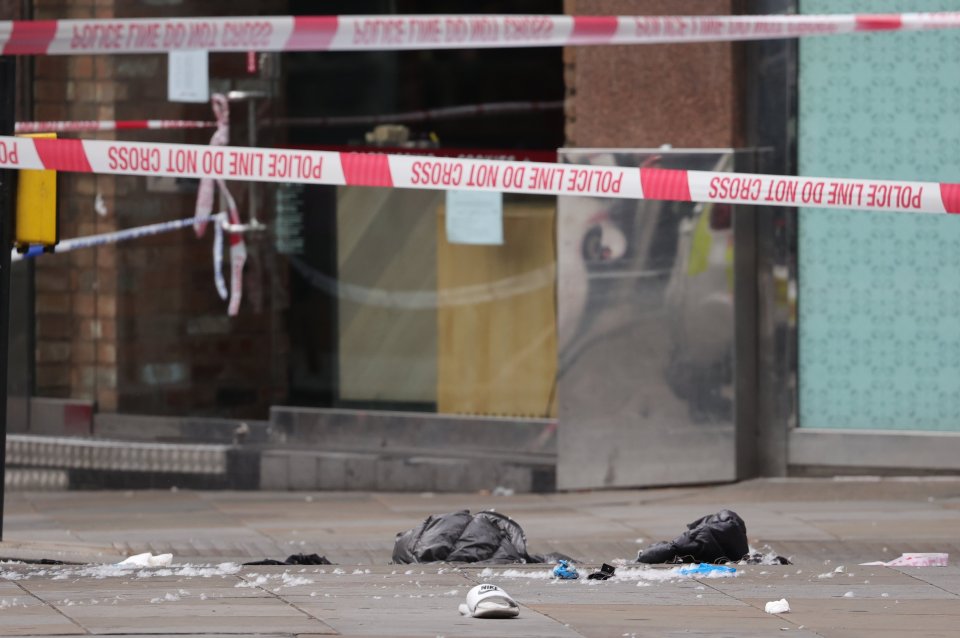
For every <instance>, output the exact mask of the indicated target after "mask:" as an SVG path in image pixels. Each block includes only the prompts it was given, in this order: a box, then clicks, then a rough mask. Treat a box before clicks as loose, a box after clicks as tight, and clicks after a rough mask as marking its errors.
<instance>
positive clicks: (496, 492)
mask: <svg viewBox="0 0 960 638" xmlns="http://www.w3.org/2000/svg"><path fill="white" fill-rule="evenodd" d="M491 494H493V496H513V495H514V489H513V488H512V487H504V486H502V485H498V486H496V487H495V488H493V492H491Z"/></svg>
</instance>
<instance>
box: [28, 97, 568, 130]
mask: <svg viewBox="0 0 960 638" xmlns="http://www.w3.org/2000/svg"><path fill="white" fill-rule="evenodd" d="M562 108H563V100H551V101H548V102H530V101H526V102H487V103H484V104H465V105H463V106H446V107H443V108H438V109H423V110H420V111H403V112H401V113H381V114H379V115H328V116H317V117H281V118H276V119H272V120H268V121H267V122H265V124H266V125H267V126H269V125H271V124H276V125H281V126H362V125H369V124H396V123H403V122H432V121H436V120H452V119H458V118H465V117H479V116H484V115H508V114H511V113H535V112H541V111H557V110H560V109H562ZM216 127H217V123H216V122H205V121H203V120H103V121H97V120H71V121H57V120H49V121H40V122H17V123H16V126H15V127H14V132H15V133H84V132H98V131H124V130H126V131H132V130H162V129H197V128H216Z"/></svg>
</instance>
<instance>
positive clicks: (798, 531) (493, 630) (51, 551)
mask: <svg viewBox="0 0 960 638" xmlns="http://www.w3.org/2000/svg"><path fill="white" fill-rule="evenodd" d="M6 505H7V508H6V529H5V530H4V541H3V542H2V543H0V558H20V559H38V558H54V559H60V560H64V559H66V558H67V557H69V559H73V560H78V561H79V562H83V563H88V564H85V565H36V564H24V563H0V635H2V636H44V637H47V636H50V637H52V636H67V635H111V636H131V637H133V636H144V635H146V634H149V635H151V638H152V637H153V636H177V637H178V638H184V637H186V636H203V637H205V638H211V637H212V638H220V637H223V638H226V636H231V637H232V638H237V637H239V636H245V635H251V636H252V635H257V636H260V637H261V638H264V637H267V638H273V637H274V636H275V637H277V638H279V637H280V636H283V637H285V638H290V637H292V636H298V637H300V638H308V637H309V636H323V635H331V634H339V635H343V636H351V635H353V636H405V635H406V636H429V637H435V636H438V635H443V636H499V637H503V638H510V637H512V636H618V637H624V636H672V635H685V636H690V635H694V636H697V635H700V636H724V635H736V636H771V635H787V636H814V635H816V636H824V637H827V636H837V637H848V636H849V637H853V636H874V637H876V636H880V637H881V638H882V637H884V636H900V635H906V634H909V635H911V636H946V635H956V633H957V632H956V630H955V629H954V628H955V627H956V626H957V625H958V624H960V611H958V610H960V605H958V604H957V603H958V599H960V565H958V558H960V539H958V538H957V536H956V529H957V527H958V526H957V523H958V522H960V481H955V480H954V481H949V480H934V479H929V480H910V481H908V480H894V479H873V478H865V479H862V480H849V479H847V480H843V481H840V480H831V479H816V480H813V479H803V480H785V481H781V480H766V481H748V482H745V483H738V484H732V485H724V486H716V487H702V488H670V489H656V490H613V491H601V492H577V493H567V494H524V495H517V496H493V495H491V494H487V493H472V494H422V493H420V494H404V493H390V494H386V493H365V492H311V493H293V492H190V491H144V492H129V491H120V492H70V493H50V492H44V493H36V494H33V493H23V492H16V493H13V494H11V495H9V496H8V498H7V504H6ZM723 507H727V508H730V509H733V510H735V511H737V512H738V513H740V514H741V516H743V517H744V519H745V520H746V522H747V527H748V531H749V539H750V542H751V545H753V546H754V547H755V548H757V549H761V548H763V549H764V551H772V552H775V553H778V554H782V555H788V556H790V557H791V558H792V559H793V560H794V562H795V564H794V565H751V566H743V567H740V568H738V575H737V576H736V577H733V578H678V577H676V576H670V574H671V573H672V572H670V568H667V567H653V568H643V567H641V566H638V565H637V564H635V563H633V562H632V561H633V560H634V558H635V556H636V553H637V550H638V549H641V548H643V547H645V546H646V545H647V544H649V543H652V542H654V541H657V540H668V539H671V538H673V537H675V536H677V535H678V534H680V533H681V532H682V531H683V530H684V529H685V526H686V524H687V523H689V522H690V521H691V520H694V519H695V518H699V517H700V516H703V515H705V514H710V513H713V512H715V511H717V510H718V509H720V508H723ZM486 508H494V509H496V510H497V511H500V512H502V513H505V514H508V515H509V516H511V517H513V518H514V519H515V520H517V521H518V522H519V523H520V524H521V525H522V526H523V528H524V530H525V531H526V534H527V539H528V547H529V549H530V551H531V552H532V553H542V552H548V551H561V552H563V553H566V554H569V555H571V556H574V557H576V558H578V559H580V561H581V562H580V565H579V567H580V570H581V573H584V574H586V573H589V572H590V571H592V570H594V569H596V568H597V567H598V566H599V564H600V563H601V562H608V563H614V564H616V567H617V576H616V577H615V578H614V579H613V580H610V581H587V580H578V581H569V582H568V581H557V580H554V579H552V578H551V577H550V569H549V567H547V566H544V565H490V566H479V565H461V566H451V565H436V564H434V565H390V564H389V562H390V557H391V553H392V548H393V542H394V538H395V536H396V534H397V533H398V532H402V531H405V530H407V529H409V528H411V527H413V526H414V525H417V524H419V523H420V522H421V521H422V520H423V519H424V518H425V517H426V516H428V515H430V514H439V513H444V512H449V511H455V510H459V509H469V510H471V511H479V510H482V509H486ZM764 546H767V547H764ZM143 551H152V552H153V553H162V552H171V553H173V554H174V565H172V566H170V567H169V568H160V569H141V570H118V569H117V568H116V567H114V566H112V564H113V563H116V562H117V561H119V560H120V559H122V558H123V557H124V556H127V555H130V554H132V553H140V552H143ZM908 551H947V552H950V554H951V565H950V566H949V567H944V568H896V569H894V568H887V567H876V566H861V565H858V563H859V562H864V561H867V560H890V559H892V558H895V557H897V556H899V554H900V553H901V552H908ZM300 552H303V553H318V554H321V555H325V556H326V557H327V558H328V559H330V560H331V561H333V562H335V563H337V564H336V565H324V566H319V565H318V566H259V565H258V566H254V565H249V566H243V565H241V564H240V563H242V562H245V561H250V560H255V559H262V558H275V559H281V560H282V559H283V558H285V557H286V556H288V555H289V554H294V553H300ZM838 567H842V569H841V570H840V571H837V569H838ZM481 582H492V583H496V584H499V585H500V586H502V587H503V588H504V589H506V590H507V591H508V592H509V593H510V594H511V595H513V596H514V598H516V599H517V601H518V602H519V603H520V605H521V615H520V617H519V618H518V619H515V620H509V621H495V620H478V619H471V618H463V617H461V616H460V615H459V614H458V613H457V607H458V605H459V603H460V602H462V600H463V598H464V597H465V595H466V592H467V591H468V590H469V589H470V587H472V586H474V585H476V584H478V583H481ZM780 598H787V600H788V601H789V603H790V605H791V608H792V611H791V612H790V613H788V614H780V615H770V614H766V613H765V612H764V611H763V606H764V604H765V602H767V601H771V600H777V599H780Z"/></svg>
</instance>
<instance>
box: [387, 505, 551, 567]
mask: <svg viewBox="0 0 960 638" xmlns="http://www.w3.org/2000/svg"><path fill="white" fill-rule="evenodd" d="M557 557H560V558H566V557H565V556H560V555H547V556H531V555H530V554H528V553H527V539H526V536H525V535H524V533H523V528H521V527H520V525H518V524H517V522H516V521H514V520H513V519H511V518H510V517H508V516H504V515H503V514H499V513H497V512H493V511H484V512H477V513H476V514H471V513H470V512H469V511H468V510H461V511H459V512H450V513H449V514H438V515H435V516H428V517H427V520H425V521H424V522H423V523H421V524H420V525H418V526H417V527H414V528H413V529H411V530H407V531H406V532H402V533H400V534H397V540H396V543H395V544H394V547H393V562H394V563H433V562H439V561H443V562H450V563H480V562H485V563H545V562H556V558H557Z"/></svg>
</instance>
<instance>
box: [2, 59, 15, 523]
mask: <svg viewBox="0 0 960 638" xmlns="http://www.w3.org/2000/svg"><path fill="white" fill-rule="evenodd" d="M16 82H17V60H16V58H14V57H11V56H3V57H0V135H13V127H14V96H15V94H16ZM16 179H17V175H16V171H14V170H10V169H7V170H0V443H2V445H0V541H2V540H3V505H4V491H5V487H6V485H5V484H6V470H7V357H8V356H9V352H8V351H9V343H10V248H11V246H12V245H13V202H14V195H15V193H16V190H17V186H16V184H17V183H16Z"/></svg>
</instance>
